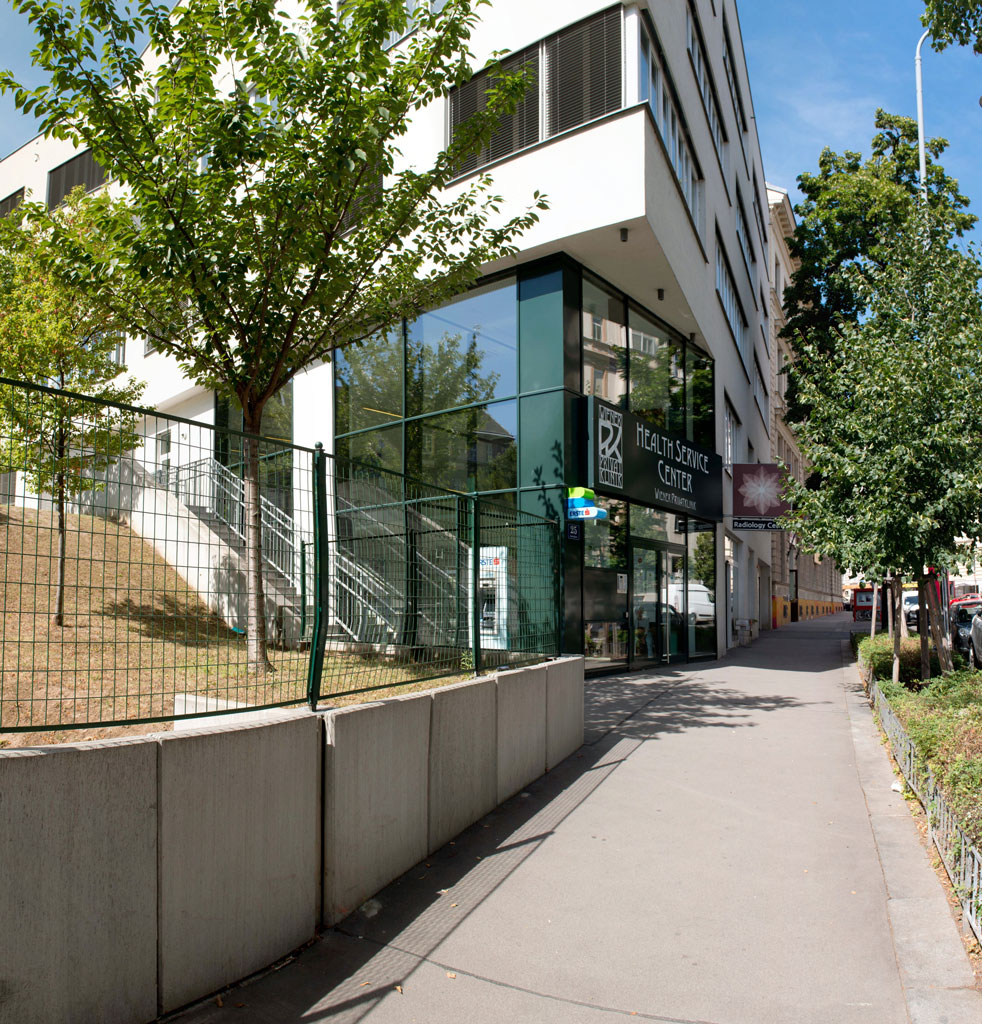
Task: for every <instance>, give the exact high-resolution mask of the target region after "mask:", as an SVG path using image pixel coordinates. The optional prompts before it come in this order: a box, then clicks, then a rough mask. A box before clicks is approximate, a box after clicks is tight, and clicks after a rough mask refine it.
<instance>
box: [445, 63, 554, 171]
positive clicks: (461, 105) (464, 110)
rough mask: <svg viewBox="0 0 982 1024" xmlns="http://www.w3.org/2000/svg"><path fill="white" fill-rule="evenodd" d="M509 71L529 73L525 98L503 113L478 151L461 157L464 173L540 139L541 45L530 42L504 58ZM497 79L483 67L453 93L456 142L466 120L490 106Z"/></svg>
mask: <svg viewBox="0 0 982 1024" xmlns="http://www.w3.org/2000/svg"><path fill="white" fill-rule="evenodd" d="M501 64H502V68H503V69H504V70H505V71H511V72H515V71H523V72H524V73H525V74H526V75H528V76H529V82H528V88H527V90H526V93H525V96H524V97H523V99H522V101H521V102H520V103H519V104H518V107H517V108H516V110H515V111H514V112H513V113H511V114H502V116H501V118H500V119H499V121H498V126H497V128H496V129H495V131H494V133H493V134H492V136H491V138H490V139H489V140H488V142H487V144H486V145H484V146H482V147H481V148H480V149H479V150H477V151H476V152H472V153H470V154H469V155H468V156H466V157H465V158H464V159H462V160H461V161H460V167H459V169H460V174H462V175H464V174H470V173H472V172H473V171H475V170H477V169H478V168H479V167H483V166H484V165H485V164H489V163H492V162H493V161H495V160H500V159H502V158H503V157H506V156H510V155H511V154H512V153H516V152H518V150H520V149H524V148H525V147H526V146H532V145H534V144H535V143H536V142H538V141H539V46H538V45H535V46H529V47H527V48H526V49H524V50H520V51H519V52H518V53H516V54H513V55H512V56H511V57H508V58H506V59H505V60H503V61H502V62H501ZM493 85H494V79H493V77H492V76H491V75H489V74H488V72H487V71H481V72H480V73H479V74H477V75H475V76H474V77H473V78H472V79H471V80H470V81H469V82H467V83H465V84H464V85H462V86H460V87H459V88H457V89H454V90H453V91H452V92H451V93H450V139H451V142H453V141H454V140H455V139H457V138H458V135H459V132H460V130H461V129H462V127H463V126H464V125H465V124H466V122H467V121H468V120H469V119H470V118H471V117H473V116H474V115H475V114H476V113H479V112H480V111H482V110H485V109H486V107H487V94H488V90H489V88H490V87H493Z"/></svg>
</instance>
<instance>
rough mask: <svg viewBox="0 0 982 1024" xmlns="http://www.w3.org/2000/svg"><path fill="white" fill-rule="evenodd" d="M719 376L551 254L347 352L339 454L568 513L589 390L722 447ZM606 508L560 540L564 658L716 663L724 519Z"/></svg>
mask: <svg viewBox="0 0 982 1024" xmlns="http://www.w3.org/2000/svg"><path fill="white" fill-rule="evenodd" d="M713 373H714V369H713V362H712V360H711V359H710V358H709V356H707V355H706V354H705V353H704V352H702V351H701V350H700V349H698V348H697V347H696V346H694V345H693V344H691V342H690V341H688V340H687V339H686V338H685V337H683V336H682V335H681V334H680V333H679V332H677V331H675V330H673V329H672V328H671V326H670V325H668V324H665V323H664V322H662V321H660V320H659V319H658V318H657V317H656V316H654V315H653V314H652V313H651V312H649V311H647V310H645V309H644V308H643V307H641V306H640V305H638V304H636V303H634V302H632V301H631V299H630V297H629V296H627V295H625V294H623V293H622V292H620V291H618V290H617V289H616V288H613V287H612V286H611V285H610V284H608V283H606V282H604V281H602V280H601V279H600V278H598V277H595V276H594V275H592V274H589V273H588V272H586V271H585V270H583V269H582V268H581V267H580V266H579V265H578V264H576V263H575V262H574V261H573V260H571V259H569V258H567V257H564V256H560V257H553V258H550V259H547V260H542V261H538V262H536V263H531V264H527V265H525V266H523V267H522V268H520V269H519V270H518V271H516V272H514V273H512V274H508V275H504V276H501V277H498V278H495V279H493V280H488V281H485V282H483V283H482V284H481V285H480V286H479V287H477V288H474V289H472V290H471V291H468V292H467V293H465V294H464V295H461V296H460V297H459V298H457V299H455V300H454V301H452V302H449V303H447V304H446V305H444V306H442V307H440V308H439V309H436V310H432V311H430V312H427V313H425V314H423V315H422V316H421V317H419V318H418V319H417V320H416V321H415V322H413V323H408V324H404V325H402V326H401V327H400V328H399V329H398V330H396V331H393V332H391V333H390V334H389V335H388V336H386V337H384V338H380V339H377V340H374V341H371V342H366V343H365V344H363V345H361V346H359V347H357V348H355V349H353V350H348V351H346V352H344V353H339V354H338V356H337V358H336V362H335V389H336V406H337V417H336V421H337V438H336V451H337V453H338V454H339V455H340V456H342V457H348V458H351V459H354V460H357V461H359V462H362V463H366V464H369V465H373V466H378V467H384V468H386V469H391V470H396V471H398V472H403V473H406V474H407V475H409V476H411V477H414V478H417V479H421V480H425V481H426V482H427V483H430V484H434V485H437V486H440V487H443V488H447V489H450V490H455V491H462V492H466V493H478V494H482V495H488V497H489V498H492V499H493V500H494V501H496V502H499V503H500V502H505V503H508V504H513V505H515V506H517V507H519V508H522V509H524V510H527V511H530V512H535V513H538V514H539V515H546V516H549V517H552V518H557V519H562V518H563V516H564V511H563V509H564V506H563V497H564V489H565V488H566V487H569V486H576V485H580V484H582V483H583V482H584V481H585V459H586V454H585V452H586V435H585V423H586V400H587V398H588V397H589V396H595V397H596V398H599V399H602V400H604V401H606V402H608V403H610V404H612V405H615V406H619V407H621V408H623V409H626V410H629V411H630V412H631V413H633V414H634V415H635V416H637V417H638V418H639V419H641V420H643V421H644V422H646V423H650V424H651V425H652V426H653V427H655V428H658V429H659V430H661V431H663V432H665V433H667V434H669V435H670V436H676V437H680V438H684V439H686V440H688V441H690V442H693V443H695V444H697V445H700V446H702V447H704V448H707V449H709V450H714V449H715V431H716V420H715V409H714V391H715V384H714V379H713ZM597 503H598V505H600V506H601V507H603V508H605V509H606V510H607V513H608V518H607V519H606V520H596V521H589V522H583V523H580V524H578V526H579V529H578V530H572V531H567V534H566V539H565V541H564V546H563V552H562V563H561V564H562V567H563V569H562V580H561V587H562V592H563V593H562V611H561V612H559V611H557V615H560V616H561V618H562V621H563V629H562V634H563V645H564V649H565V650H566V651H567V652H569V653H582V654H584V655H585V656H586V658H587V663H588V667H593V668H602V667H605V666H606V667H609V666H617V665H622V666H625V667H630V666H632V665H642V664H647V663H654V662H666V661H667V662H670V661H674V660H679V659H685V658H692V657H699V656H706V655H709V656H712V655H715V653H716V631H717V627H716V611H715V607H716V605H715V601H716V592H715V570H716V544H715V536H716V532H715V524H713V523H708V522H707V523H703V522H700V521H699V520H697V519H695V518H692V517H690V516H686V515H679V514H678V513H676V512H671V511H667V510H665V509H659V508H656V507H653V506H648V505H643V504H637V503H634V502H629V501H626V500H619V499H615V498H614V497H613V496H612V495H611V496H608V497H604V495H603V494H602V493H600V492H599V491H598V493H597ZM571 525H572V524H571Z"/></svg>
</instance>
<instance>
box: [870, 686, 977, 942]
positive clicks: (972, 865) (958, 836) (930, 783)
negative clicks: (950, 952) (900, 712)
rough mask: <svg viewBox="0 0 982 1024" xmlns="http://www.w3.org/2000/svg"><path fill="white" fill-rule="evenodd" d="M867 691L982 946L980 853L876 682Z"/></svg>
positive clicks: (931, 837)
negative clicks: (918, 801) (921, 807)
mask: <svg viewBox="0 0 982 1024" xmlns="http://www.w3.org/2000/svg"><path fill="white" fill-rule="evenodd" d="M868 687H869V694H870V700H871V701H872V704H873V707H874V709H875V710H876V713H877V714H878V715H879V717H880V723H881V725H882V727H883V731H884V732H885V733H886V734H887V737H888V739H889V740H890V746H891V748H892V750H893V756H894V758H895V760H896V762H897V764H898V765H899V767H900V771H901V773H902V774H903V777H904V779H905V780H906V781H907V785H908V786H909V787H910V789H911V790H912V791H913V793H914V794H915V795H916V796H917V799H918V800H920V802H921V805H922V806H923V807H924V812H925V814H926V815H927V823H928V834H929V836H930V839H931V842H933V843H934V845H935V847H936V848H937V851H938V854H939V855H940V857H941V862H942V864H944V867H945V870H946V871H947V872H948V877H949V878H950V879H951V884H952V887H953V888H954V891H955V895H956V896H957V897H958V899H959V901H960V902H961V905H962V913H963V914H964V916H965V920H966V921H967V923H968V925H969V927H970V928H971V929H972V931H973V933H974V934H975V937H976V939H978V940H979V941H980V942H982V852H980V851H979V850H978V849H977V848H976V847H975V846H973V845H972V843H971V841H970V839H969V837H968V836H967V835H966V833H965V831H964V830H963V829H962V827H961V825H960V824H959V822H958V818H957V817H956V815H955V814H954V813H953V812H952V810H951V808H950V807H949V806H948V803H947V801H946V800H945V798H944V794H943V793H942V792H941V789H940V788H939V786H938V784H937V782H936V781H935V778H934V774H933V773H932V771H931V769H930V768H929V767H928V766H927V765H926V764H925V763H924V761H923V759H922V758H921V757H920V756H919V755H918V753H917V750H916V748H915V747H914V744H913V743H912V742H911V740H910V737H909V736H908V735H907V733H906V731H905V729H904V727H903V725H902V724H901V722H900V720H899V719H898V718H897V716H896V714H895V713H894V710H893V708H892V707H891V706H890V702H889V701H888V700H887V698H886V696H885V695H884V693H883V691H882V690H881V689H880V688H879V686H877V684H876V680H875V679H872V678H870V679H869V680H868Z"/></svg>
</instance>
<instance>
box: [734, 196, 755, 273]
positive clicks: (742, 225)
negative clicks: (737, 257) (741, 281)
mask: <svg viewBox="0 0 982 1024" xmlns="http://www.w3.org/2000/svg"><path fill="white" fill-rule="evenodd" d="M736 236H737V241H738V242H739V243H740V252H742V253H743V261H744V263H746V264H747V272H748V273H749V272H750V265H751V264H752V263H754V262H755V257H754V247H753V245H752V244H751V242H750V232H749V230H748V229H747V216H746V214H745V213H744V212H743V200H742V199H741V198H740V194H739V192H738V193H737V201H736Z"/></svg>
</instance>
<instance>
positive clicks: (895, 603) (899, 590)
mask: <svg viewBox="0 0 982 1024" xmlns="http://www.w3.org/2000/svg"><path fill="white" fill-rule="evenodd" d="M903 586H904V581H903V579H902V578H901V577H900V576H894V577H893V585H892V586H891V588H890V618H891V619H892V620H893V681H894V682H895V683H899V682H900V620H902V619H903V617H904V609H903V604H904V596H903V595H904V591H903Z"/></svg>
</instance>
